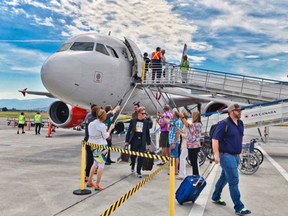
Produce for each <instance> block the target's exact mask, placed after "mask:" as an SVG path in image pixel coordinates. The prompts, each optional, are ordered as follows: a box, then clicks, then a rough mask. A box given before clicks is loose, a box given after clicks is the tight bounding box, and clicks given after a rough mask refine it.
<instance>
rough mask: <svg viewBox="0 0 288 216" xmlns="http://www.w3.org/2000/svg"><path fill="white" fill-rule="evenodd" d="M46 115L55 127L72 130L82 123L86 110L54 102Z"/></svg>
mask: <svg viewBox="0 0 288 216" xmlns="http://www.w3.org/2000/svg"><path fill="white" fill-rule="evenodd" d="M48 113H49V117H50V119H51V121H52V123H53V124H54V125H55V126H57V127H61V128H72V127H76V126H78V125H80V124H82V123H83V121H84V120H85V117H86V115H87V110H86V109H82V108H79V107H75V106H71V105H69V104H66V103H64V102H62V101H55V102H53V103H52V104H51V105H50V107H49V111H48Z"/></svg>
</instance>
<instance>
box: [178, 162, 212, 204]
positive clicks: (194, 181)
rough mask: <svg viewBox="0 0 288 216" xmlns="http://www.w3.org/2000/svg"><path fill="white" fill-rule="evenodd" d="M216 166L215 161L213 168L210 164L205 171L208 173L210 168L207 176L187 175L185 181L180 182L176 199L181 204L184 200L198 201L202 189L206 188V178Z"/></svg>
mask: <svg viewBox="0 0 288 216" xmlns="http://www.w3.org/2000/svg"><path fill="white" fill-rule="evenodd" d="M210 164H212V163H210ZM214 166H215V163H214V165H213V166H212V168H211V169H210V165H209V166H208V167H207V168H206V170H205V171H204V173H206V172H207V171H208V169H210V170H209V172H208V174H207V175H206V177H205V178H204V177H201V176H187V177H186V178H185V179H184V180H183V182H182V183H181V184H180V186H179V188H178V189H177V191H176V199H177V201H178V203H179V204H180V205H182V204H183V203H184V202H189V201H192V202H193V203H194V202H195V201H196V199H197V198H198V196H199V195H200V193H201V191H202V190H203V189H204V188H205V186H206V184H207V183H206V180H205V179H207V177H208V176H209V174H210V173H211V171H212V169H213V168H214ZM204 173H203V176H204Z"/></svg>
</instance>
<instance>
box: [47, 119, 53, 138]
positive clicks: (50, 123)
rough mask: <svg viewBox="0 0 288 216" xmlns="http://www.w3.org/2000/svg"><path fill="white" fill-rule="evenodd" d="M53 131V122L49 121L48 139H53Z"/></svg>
mask: <svg viewBox="0 0 288 216" xmlns="http://www.w3.org/2000/svg"><path fill="white" fill-rule="evenodd" d="M51 131H52V122H51V120H49V124H48V132H47V136H46V137H52V136H51Z"/></svg>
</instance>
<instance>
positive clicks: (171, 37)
mask: <svg viewBox="0 0 288 216" xmlns="http://www.w3.org/2000/svg"><path fill="white" fill-rule="evenodd" d="M5 2H6V3H2V5H1V3H0V5H1V6H2V8H4V7H5V8H10V10H11V11H13V13H14V14H16V15H19V14H23V15H25V16H26V17H27V18H29V19H28V20H29V22H31V21H32V22H34V24H35V26H37V25H41V26H47V27H50V28H47V31H48V30H49V32H50V33H51V34H53V35H58V36H59V38H63V37H64V38H68V37H71V36H74V35H76V34H80V33H84V32H87V31H93V32H99V33H102V34H108V32H109V31H111V32H112V35H113V36H115V37H118V38H120V39H123V36H126V37H129V38H130V39H132V40H133V41H135V43H136V44H137V45H138V46H139V48H140V49H141V50H142V51H143V52H148V53H149V54H150V53H151V52H152V51H153V50H154V49H155V48H156V47H157V46H160V47H161V48H164V49H166V57H167V60H168V61H174V62H175V61H180V59H181V54H182V47H183V44H184V43H187V45H188V49H189V51H188V53H190V55H191V57H190V61H193V62H194V61H195V63H196V62H197V64H199V66H201V65H203V66H205V63H206V62H214V63H215V64H219V65H221V66H222V67H225V70H226V68H229V70H233V71H237V72H240V73H244V72H245V73H249V72H250V73H254V72H253V71H255V67H256V66H257V67H259V68H258V69H257V68H256V69H257V70H258V71H261V70H262V71H264V72H263V73H265V71H268V69H267V65H266V64H267V63H266V62H267V61H268V62H277V61H276V60H275V59H279V61H278V63H279V62H281V63H282V64H284V62H285V61H284V59H287V56H283V54H284V55H285V53H287V50H288V44H287V34H288V22H287V19H288V17H287V16H288V15H287V11H286V8H287V7H288V2H287V1H284V0H279V1H277V2H269V1H248V0H242V1H236V2H235V1H228V0H193V1H187V0H174V1H165V0H159V1H157V2H155V1H154V0H146V1H138V0H117V1H116V0H97V1H96V0H94V1H91V0H74V1H70V0H51V1H48V2H47V1H45V4H44V3H43V1H39V0H22V1H20V0H19V1H17V0H13V1H5ZM1 6H0V7H1ZM29 16H30V17H29ZM31 18H32V19H31ZM192 57H193V58H192ZM273 59H274V61H273ZM252 62H253V63H252ZM249 64H252V65H250V66H249ZM286 64H287V60H286ZM216 66H217V65H216ZM211 67H212V68H211V69H213V65H212V66H211ZM218 68H219V67H218ZM262 68H264V69H262ZM283 68H284V66H283V67H276V68H275V69H274V70H275V73H276V71H277V70H279V73H282V72H283ZM244 69H245V70H247V71H244ZM226 71H227V70H226Z"/></svg>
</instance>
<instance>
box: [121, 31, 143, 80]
mask: <svg viewBox="0 0 288 216" xmlns="http://www.w3.org/2000/svg"><path fill="white" fill-rule="evenodd" d="M124 38H125V45H126V46H127V48H128V50H129V52H130V54H131V56H132V58H133V61H134V62H133V67H132V68H133V69H132V76H133V75H135V74H137V76H138V77H141V76H142V66H143V63H144V60H143V56H142V53H141V51H140V49H139V48H138V46H137V45H136V44H135V43H134V42H133V41H132V40H130V39H128V38H126V37H124Z"/></svg>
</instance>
